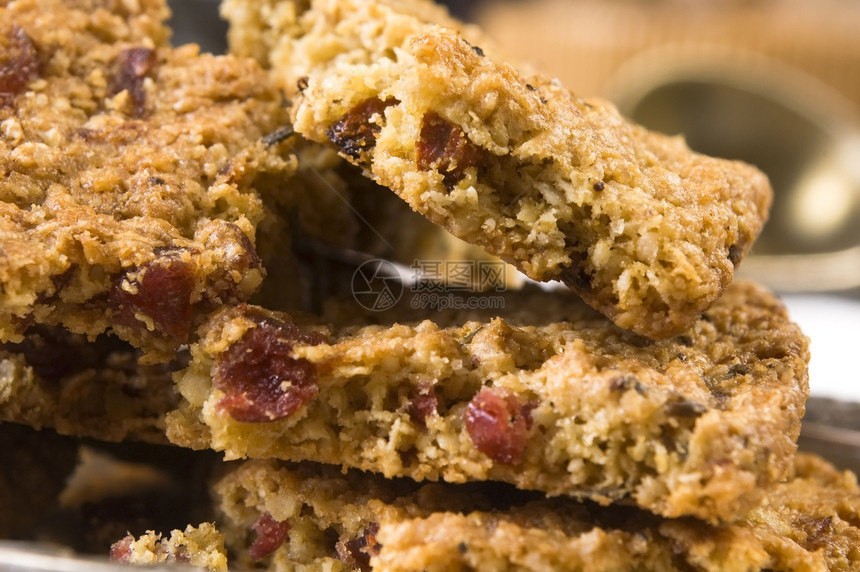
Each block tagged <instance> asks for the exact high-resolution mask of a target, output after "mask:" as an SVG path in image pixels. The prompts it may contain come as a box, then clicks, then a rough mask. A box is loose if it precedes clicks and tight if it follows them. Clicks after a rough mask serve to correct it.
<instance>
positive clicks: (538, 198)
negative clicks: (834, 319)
mask: <svg viewBox="0 0 860 572" xmlns="http://www.w3.org/2000/svg"><path fill="white" fill-rule="evenodd" d="M96 4H97V5H96ZM222 11H223V14H224V16H225V17H226V18H227V20H228V21H229V22H230V35H229V40H230V47H231V53H230V54H229V55H225V56H212V55H207V54H200V53H199V51H198V50H197V49H196V48H195V47H194V46H183V47H178V48H174V47H171V46H170V45H168V41H167V40H168V38H169V30H168V29H167V28H166V27H165V26H164V23H163V22H164V19H165V17H166V13H167V12H166V8H165V6H164V5H163V3H161V2H159V1H156V0H148V1H146V2H139V3H137V4H135V5H133V6H132V5H131V4H129V3H124V2H116V3H115V4H112V3H110V2H107V3H105V2H103V1H100V2H96V3H93V2H90V1H89V0H76V1H75V2H61V1H59V0H19V1H16V2H12V3H10V4H8V5H5V6H4V7H2V8H0V12H2V16H3V17H2V22H3V29H2V31H0V41H2V42H3V43H2V44H0V47H2V50H3V52H0V61H2V62H4V63H3V66H0V74H2V75H0V79H2V83H0V96H2V98H0V125H2V128H3V129H2V139H0V145H2V147H0V170H2V172H3V173H4V177H3V179H2V180H0V192H2V202H0V208H2V209H3V211H4V217H3V222H2V225H3V226H2V232H1V233H0V252H2V259H0V276H2V280H3V289H2V292H0V334H2V337H3V347H2V354H0V358H2V361H0V419H3V420H4V421H6V422H9V423H16V424H26V425H30V426H33V427H37V428H41V427H50V428H53V429H55V430H57V431H59V432H61V433H65V434H69V435H74V436H76V437H88V438H96V439H102V440H112V441H121V442H125V441H141V440H143V441H149V442H152V443H162V444H164V443H168V442H169V443H171V444H172V445H173V446H174V447H175V446H179V447H181V448H184V449H185V450H186V451H185V452H186V453H187V454H188V455H190V456H199V455H207V458H208V455H209V454H211V453H212V452H213V451H215V452H217V453H218V454H219V455H221V457H222V458H223V460H219V461H218V462H217V463H214V465H215V466H214V467H213V468H212V470H211V475H210V476H211V479H212V483H211V493H212V499H213V500H212V509H213V511H214V512H213V515H212V522H202V523H194V522H190V523H183V524H182V525H181V526H180V525H177V530H175V531H174V532H173V533H172V534H171V535H170V536H169V537H168V536H161V534H159V531H147V530H131V529H129V531H128V532H129V535H128V536H127V537H125V538H117V539H116V540H117V542H116V543H115V544H113V546H112V548H110V555H111V557H112V558H114V559H116V560H120V561H125V562H132V563H138V562H161V561H166V560H181V561H185V562H191V563H193V564H196V565H199V566H203V567H209V568H215V569H220V568H225V567H227V566H228V565H229V566H230V568H231V569H234V568H235V569H242V568H266V569H269V570H294V569H314V570H316V569H320V570H341V569H345V570H351V569H359V570H457V569H465V570H468V569H476V570H507V569H523V570H559V569H561V570H630V569H642V570H675V569H678V570H689V569H694V570H698V569H701V570H766V569H769V570H797V569H845V570H847V569H852V568H854V567H856V566H857V565H858V562H860V551H858V548H857V546H858V540H860V526H858V522H860V490H858V487H857V483H856V478H855V477H854V476H853V475H851V474H848V473H840V472H838V471H837V470H836V469H834V468H833V467H832V466H830V465H828V464H827V463H826V462H824V461H823V460H821V459H818V458H816V457H814V456H811V455H807V454H797V453H796V449H797V447H796V441H797V437H798V434H799V430H800V420H801V418H802V416H803V411H804V402H805V400H806V398H807V396H808V385H807V363H808V357H809V355H808V346H807V340H806V338H805V336H804V335H803V334H802V332H801V331H800V330H799V329H798V328H797V326H796V325H794V324H793V323H792V322H791V321H790V319H789V317H788V316H787V313H786V310H785V308H784V306H783V305H782V304H781V303H780V302H779V300H778V299H777V298H776V297H775V296H774V295H773V294H772V293H770V292H768V291H767V290H766V289H764V288H763V287H761V286H758V285H756V284H752V283H744V282H735V281H733V272H734V268H735V267H736V266H737V265H738V264H740V262H741V260H742V259H743V257H744V256H745V255H746V253H747V252H748V251H749V249H750V247H751V246H752V244H753V242H754V240H755V238H756V237H757V235H758V233H759V232H760V230H761V228H762V226H763V225H764V223H765V220H766V217H767V211H768V208H769V206H770V201H771V191H770V187H769V185H768V182H767V179H766V178H765V177H764V176H763V175H762V174H761V173H760V172H759V171H757V170H756V169H754V168H752V167H750V166H748V165H745V164H742V163H738V162H732V161H726V160H720V159H714V158H710V157H705V156H702V155H698V154H695V153H693V152H692V151H690V150H689V149H688V148H687V146H686V145H685V143H684V142H683V141H682V140H681V139H678V138H670V137H666V136H663V135H659V134H656V133H651V132H648V131H646V130H644V129H643V128H641V127H639V126H636V125H634V124H632V123H630V122H628V121H627V120H625V119H624V118H623V117H621V116H620V115H619V114H618V113H617V111H616V110H615V109H614V107H613V106H612V105H611V104H609V103H607V102H605V101H600V100H589V99H583V98H580V97H578V96H577V95H575V94H573V93H571V92H569V91H567V90H565V89H564V88H563V87H562V86H561V85H559V84H558V83H557V82H555V81H552V80H549V79H545V78H541V77H540V76H539V75H536V74H534V73H532V72H530V71H529V70H528V69H527V68H526V67H517V66H515V65H513V64H510V63H506V62H507V61H511V60H507V59H506V58H505V56H504V55H503V47H497V46H496V45H495V44H493V43H492V42H491V41H490V40H488V39H486V38H484V37H483V36H482V34H481V32H480V30H477V29H475V28H473V27H470V26H467V25H464V24H462V23H460V22H457V21H455V20H453V19H452V18H451V17H450V16H449V15H448V14H447V12H446V11H445V10H444V9H442V8H441V7H439V6H436V5H435V4H433V3H431V2H429V1H424V0H347V1H343V0H340V1H335V0H311V1H309V2H307V1H306V2H298V1H291V0H254V1H239V0H227V1H226V2H225V3H224V5H223V6H222ZM7 62H8V63H7ZM284 101H286V103H287V105H283V102H284ZM404 205H408V207H410V209H411V210H410V209H406V210H408V211H409V212H403V211H404V209H403V208H402V207H403V206H404ZM413 211H414V212H413ZM392 213H397V214H396V215H393V214H392ZM415 213H418V214H415ZM419 215H423V216H419ZM416 217H418V218H416ZM427 221H429V222H427ZM377 223H378V224H377ZM420 225H424V227H423V228H428V227H429V228H431V229H432V231H431V232H429V235H430V236H434V237H435V238H436V240H437V241H442V242H444V241H447V240H450V239H448V238H443V235H442V232H443V231H442V230H441V229H444V230H445V231H447V232H448V233H450V234H451V235H453V236H455V237H457V238H458V239H460V240H462V241H464V243H465V244H468V245H470V246H469V248H474V247H476V246H477V247H480V248H481V249H483V251H485V252H486V254H484V255H481V256H484V257H487V258H481V257H476V258H474V259H471V260H466V261H462V260H461V261H456V262H460V263H462V262H471V263H472V265H471V266H470V267H469V268H470V269H471V270H474V269H475V268H480V266H479V264H478V263H479V262H488V263H490V262H492V263H493V264H503V263H502V262H501V261H504V263H505V264H508V265H510V267H513V268H515V269H516V270H517V271H519V272H520V273H521V274H522V275H524V276H526V277H528V278H529V279H530V281H529V282H528V284H526V285H519V286H518V287H513V286H511V285H510V284H508V285H507V286H505V284H501V285H499V284H498V283H497V284H496V288H495V291H493V292H487V291H484V292H481V291H477V290H479V289H474V288H456V289H454V288H453V287H452V286H451V283H448V282H445V281H443V282H442V283H434V282H433V281H419V282H416V283H411V284H410V283H404V282H403V281H402V280H399V279H396V278H395V277H393V276H388V275H382V274H379V273H375V274H373V275H371V276H370V280H365V282H364V284H363V286H362V288H365V289H363V290H362V289H360V292H359V291H358V290H356V288H355V283H354V281H352V282H351V280H352V278H354V276H355V274H353V273H352V271H353V270H354V267H349V271H347V272H345V271H344V269H343V267H342V266H343V265H342V264H340V265H337V264H335V263H334V262H336V261H335V260H334V259H343V255H344V254H345V253H349V254H350V255H351V256H352V260H356V258H355V256H356V255H357V254H356V253H357V252H359V251H360V252H364V253H365V254H367V253H369V252H371V250H372V249H371V248H368V244H369V243H368V241H367V240H366V236H365V235H367V234H368V232H367V228H364V229H362V227H363V226H364V227H367V226H373V228H372V229H371V231H372V232H371V234H376V235H377V238H380V239H381V240H382V241H383V242H386V243H400V242H403V243H405V244H408V245H409V247H408V248H405V249H404V248H403V247H402V245H400V244H399V245H398V246H399V248H396V249H392V250H397V251H399V252H403V251H404V250H405V251H406V253H407V255H411V256H412V257H413V260H416V261H418V260H419V258H420V257H421V256H422V255H423V253H426V252H429V250H426V249H425V248H426V247H424V246H422V245H421V244H419V242H420V241H417V240H412V239H414V237H415V236H416V231H415V227H416V226H420ZM434 231H435V234H434ZM427 234H428V233H427V232H425V233H423V234H422V237H423V238H422V240H426V236H427ZM363 236H365V238H362V237H363ZM309 244H312V245H315V246H314V248H311V249H309V248H308V245H309ZM413 246H414V249H413ZM467 251H468V250H467ZM434 252H436V251H434ZM469 252H471V251H469ZM489 257H492V258H489ZM493 261H497V262H493ZM422 262H424V263H427V262H435V263H438V264H437V266H438V265H443V264H446V263H447V262H451V261H449V260H436V261H428V260H423V261H422ZM417 266H421V267H425V268H426V267H427V266H428V264H418V265H417ZM459 267H460V268H461V269H462V265H460V266H459ZM507 274H508V270H505V271H504V272H503V273H501V274H498V275H497V276H501V275H507ZM374 280H376V282H374ZM537 283H544V284H543V285H540V284H537ZM546 283H549V284H552V286H547V284H546ZM322 285H324V286H325V287H323V286H322ZM374 285H376V286H379V285H382V286H383V287H382V288H381V289H380V290H379V291H378V292H377V291H376V290H374ZM351 286H352V287H351ZM394 287H397V288H399V290H398V292H399V294H398V295H397V296H392V295H391V293H392V288H394ZM410 289H411V292H405V293H406V294H407V297H408V296H409V295H410V294H411V295H412V296H413V298H412V300H411V302H409V301H407V300H406V299H404V298H403V297H402V294H403V293H404V291H405V290H410ZM419 291H420V292H421V293H423V294H427V292H430V293H433V294H435V295H437V296H441V295H442V294H444V295H445V296H446V297H445V298H444V299H445V300H449V303H448V304H447V305H448V308H447V309H445V310H441V309H439V307H438V305H437V306H436V307H426V305H422V304H421V303H416V300H418V301H420V300H427V298H426V297H424V298H420V299H419V298H417V297H416V294H417V293H419ZM368 292H370V293H378V294H385V295H386V297H383V298H380V299H378V301H379V300H382V301H383V302H385V303H384V304H374V305H371V307H359V304H358V302H359V296H357V294H359V293H361V294H367V293H368ZM451 296H454V298H451ZM490 297H491V298H492V303H491V304H490V303H486V302H487V300H488V299H489V298H490ZM452 299H453V300H455V301H457V303H456V304H453V303H451V302H450V301H451V300H452ZM179 447H177V450H180V449H179ZM209 486H210V483H209V482H208V481H207V482H201V483H200V487H209ZM186 524H187V525H188V526H187V527H186V526H185V525H186ZM197 524H199V526H197ZM163 532H167V531H163ZM225 543H226V548H225ZM107 551H108V547H105V553H107Z"/></svg>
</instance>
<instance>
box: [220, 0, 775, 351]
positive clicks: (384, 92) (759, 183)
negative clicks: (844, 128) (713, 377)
mask: <svg viewBox="0 0 860 572" xmlns="http://www.w3.org/2000/svg"><path fill="white" fill-rule="evenodd" d="M239 4H240V3H238V2H235V3H231V4H227V8H226V9H225V13H226V14H227V15H228V17H232V18H233V24H234V28H235V29H236V32H234V34H235V35H236V36H237V38H239V39H237V40H236V41H235V42H234V49H236V50H238V51H239V52H240V53H245V52H250V53H254V52H255V50H256V51H259V50H261V49H265V50H266V51H267V52H268V53H269V57H268V58H267V60H266V62H265V63H267V64H268V65H270V66H271V67H272V70H273V74H274V76H275V77H276V78H277V80H278V82H279V84H280V85H281V86H282V87H283V88H284V89H285V90H287V91H288V92H290V93H293V94H294V101H293V108H292V115H293V118H294V124H295V128H296V130H297V131H299V132H300V133H302V134H304V135H305V136H307V137H308V138H309V139H312V140H315V141H320V142H327V143H329V144H332V145H334V146H335V147H336V148H339V149H340V151H341V153H342V154H343V155H344V156H345V157H347V158H349V159H350V160H352V161H353V162H355V163H357V164H359V165H361V166H363V167H364V168H365V170H366V171H367V173H368V174H369V176H371V177H372V178H373V179H374V180H376V181H377V182H379V183H380V184H382V185H384V186H386V187H389V188H391V189H392V190H393V191H394V192H395V193H397V194H398V195H399V196H400V197H401V198H403V199H404V200H405V201H406V202H407V203H409V205H410V206H411V207H412V208H413V209H415V210H416V211H418V212H420V213H422V214H424V215H425V216H426V217H427V218H429V219H430V220H431V221H433V222H435V223H437V224H439V225H441V226H443V227H444V228H446V229H447V230H448V231H450V232H451V233H452V234H454V235H455V236H458V237H460V238H462V239H464V240H466V241H468V242H471V243H475V244H479V245H481V246H482V247H484V248H485V249H486V250H487V251H488V252H490V253H491V254H493V255H496V256H498V257H500V258H502V259H504V260H506V261H508V262H510V263H512V264H514V265H515V266H517V267H518V268H519V269H520V270H522V271H523V272H524V273H525V274H527V275H528V276H529V277H531V278H533V279H536V280H562V281H564V282H565V283H567V284H568V285H569V286H570V287H571V288H573V289H574V290H575V291H576V292H577V293H579V294H580V295H581V296H582V297H583V298H584V299H585V300H586V301H587V302H588V303H589V304H590V305H592V306H593V307H595V308H597V309H598V310H600V311H601V312H603V313H604V314H605V315H607V316H608V317H610V318H611V319H612V320H613V321H614V322H615V323H616V324H618V325H620V326H621V327H624V328H627V329H632V330H634V331H636V332H637V333H640V334H643V335H647V336H649V337H653V338H661V337H667V336H671V335H675V334H678V333H680V332H682V331H683V330H684V329H686V328H687V327H689V326H690V325H691V324H692V323H693V322H694V321H695V319H696V317H697V316H698V315H699V314H700V313H701V312H702V311H704V310H705V309H707V308H708V307H709V306H710V305H712V304H713V303H714V301H715V300H717V299H718V298H719V297H720V296H721V295H722V293H723V292H724V290H725V288H726V287H727V285H728V284H729V283H730V282H731V280H732V277H733V274H734V267H735V266H736V265H737V264H739V263H740V261H741V260H742V258H743V257H744V255H745V254H746V252H747V251H748V250H749V248H750V246H751V245H752V243H753V241H754V240H755V238H756V236H757V235H758V233H759V231H760V230H761V228H762V226H763V224H764V221H765V219H766V218H767V211H768V208H769V206H770V201H771V189H770V185H769V183H768V181H767V178H766V177H765V176H764V175H763V174H762V173H761V172H759V171H758V170H756V169H755V168H753V167H751V166H749V165H745V164H742V163H739V162H732V161H725V160H719V159H713V158H709V157H705V156H702V155H698V154H696V153H693V152H691V151H690V150H689V148H688V147H687V146H686V144H685V143H684V142H683V141H682V140H680V139H677V138H670V137H666V136H663V135H659V134H656V133H651V132H647V131H646V130H645V129H643V128H641V127H639V126H637V125H634V124H632V123H630V122H628V121H626V120H625V119H624V118H622V117H621V116H620V115H619V113H618V112H617V110H616V109H615V108H614V107H613V106H612V105H611V104H610V103H608V102H605V101H599V100H595V99H591V100H586V99H582V98H580V97H577V96H576V95H574V94H572V93H570V92H569V91H567V90H565V89H564V88H563V87H561V86H560V85H558V84H557V82H554V81H552V80H548V79H545V78H541V77H538V76H529V75H526V74H523V73H521V72H519V71H518V70H517V69H515V68H514V67H512V66H511V65H508V64H506V63H499V61H500V60H499V59H497V58H495V57H494V52H495V48H493V47H492V46H483V45H480V44H475V43H474V41H471V42H470V41H469V40H470V39H471V38H472V37H473V36H472V34H471V32H470V31H469V30H463V28H464V27H463V26H462V25H458V24H457V23H456V22H454V21H453V20H452V19H450V18H445V17H443V16H441V15H438V14H437V15H436V16H429V17H428V16H427V14H425V10H429V6H430V3H429V2H422V1H418V0H412V1H401V0H351V1H349V2H346V3H344V2H334V1H332V0H316V1H314V2H310V3H309V4H305V3H299V2H295V3H291V2H282V3H279V4H274V7H273V5H272V3H271V2H267V1H261V2H257V3H254V4H252V5H251V6H257V7H258V9H259V13H258V14H256V17H255V18H249V17H247V15H248V13H249V12H251V13H253V8H248V7H247V6H244V5H243V6H240V5H239ZM265 7H269V9H268V10H267V9H264V8H265ZM261 28H262V29H261ZM260 42H261V43H262V46H260V45H257V43H260ZM248 44H250V46H249V45H248ZM320 46H326V48H325V49H321V48H320ZM297 85H298V87H297Z"/></svg>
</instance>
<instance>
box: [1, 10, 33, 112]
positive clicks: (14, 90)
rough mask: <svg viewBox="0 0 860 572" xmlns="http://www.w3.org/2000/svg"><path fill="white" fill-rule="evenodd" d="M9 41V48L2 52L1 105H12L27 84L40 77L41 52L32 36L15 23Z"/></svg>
mask: <svg viewBox="0 0 860 572" xmlns="http://www.w3.org/2000/svg"><path fill="white" fill-rule="evenodd" d="M8 41H9V43H8V47H7V49H6V50H4V51H3V52H0V107H3V106H6V105H10V104H11V103H12V101H14V99H15V96H16V95H18V94H19V93H21V92H23V91H24V90H25V89H26V87H27V84H29V83H30V82H31V81H33V80H34V79H36V78H38V77H39V54H38V52H37V51H36V46H35V44H33V40H31V39H30V36H28V35H27V33H26V32H25V31H24V30H23V29H22V28H21V27H20V26H14V25H13V26H12V27H11V29H10V31H9V40H8ZM4 52H5V53H4Z"/></svg>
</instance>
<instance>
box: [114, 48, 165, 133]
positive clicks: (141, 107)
mask: <svg viewBox="0 0 860 572" xmlns="http://www.w3.org/2000/svg"><path fill="white" fill-rule="evenodd" d="M155 56H156V54H155V50H152V49H150V48H143V47H136V48H128V49H125V50H123V51H122V52H120V54H119V69H118V70H117V73H116V76H114V78H113V86H112V87H113V89H112V92H113V93H119V92H121V91H125V90H127V91H128V96H129V97H130V98H131V104H132V108H133V109H134V116H135V117H142V116H143V114H144V112H145V111H146V89H145V88H144V80H145V79H146V78H147V76H148V75H149V74H150V72H151V71H152V69H153V68H154V67H155V61H156V57H155Z"/></svg>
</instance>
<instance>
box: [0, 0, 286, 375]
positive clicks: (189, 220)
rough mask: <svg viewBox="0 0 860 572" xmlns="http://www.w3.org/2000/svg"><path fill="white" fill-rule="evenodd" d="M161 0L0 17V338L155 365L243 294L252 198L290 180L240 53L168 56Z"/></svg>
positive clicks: (44, 0) (268, 94) (255, 277)
mask: <svg viewBox="0 0 860 572" xmlns="http://www.w3.org/2000/svg"><path fill="white" fill-rule="evenodd" d="M167 15H168V10H167V7H166V5H165V3H164V2H161V1H156V0H140V1H135V2H124V1H119V0H116V1H114V0H104V1H102V0H99V1H89V0H74V1H61V0H20V1H16V2H12V3H8V2H4V3H3V4H2V6H0V252H2V256H0V284H2V287H0V341H13V342H19V341H21V339H22V337H23V334H24V332H25V330H26V329H27V328H28V327H29V326H30V325H32V324H46V325H62V326H64V327H65V328H67V329H69V330H71V331H73V332H76V333H81V334H86V335H88V336H90V337H95V336H96V335H98V334H100V333H102V332H106V331H111V332H113V333H115V334H117V335H119V336H120V337H122V338H124V339H126V340H128V341H131V342H132V343H133V344H134V345H136V346H139V347H142V348H144V349H145V350H147V355H146V356H145V359H148V360H150V361H158V360H161V361H163V360H167V359H170V358H171V357H172V354H173V353H174V352H175V350H176V348H177V347H179V346H180V345H181V344H183V343H185V342H186V341H187V338H188V335H189V333H190V332H191V331H192V330H193V328H194V324H195V320H196V319H197V317H198V316H199V315H201V314H202V313H205V312H206V311H208V310H211V309H212V308H213V307H216V306H220V305H223V304H226V303H235V302H239V301H242V300H246V299H247V298H248V297H249V296H250V295H251V294H253V293H254V292H255V291H256V290H257V289H258V287H259V285H260V283H261V281H262V279H263V276H264V274H265V272H264V269H263V266H262V264H261V260H260V256H259V255H258V253H257V252H256V250H255V241H256V232H255V231H256V228H257V226H258V225H259V224H260V223H261V221H263V220H264V218H265V217H266V216H267V215H266V212H267V211H264V208H263V207H264V200H263V199H264V198H265V195H266V194H267V193H268V192H269V191H272V192H274V191H275V190H276V189H275V188H276V187H277V186H279V185H280V184H282V181H283V180H284V179H286V178H288V177H289V175H290V174H291V173H292V172H293V170H294V169H295V158H294V157H292V155H291V154H290V153H288V152H286V151H285V150H284V147H283V145H281V142H280V141H279V140H278V139H277V138H275V139H272V138H271V137H269V138H266V136H267V135H271V134H272V132H276V131H277V130H278V129H279V128H281V127H282V126H283V125H285V124H288V123H289V118H288V117H287V116H286V112H285V110H284V109H283V108H282V105H281V100H282V96H281V94H280V92H279V91H278V90H277V89H275V88H274V87H273V86H272V85H271V82H270V81H269V80H268V77H267V74H266V73H265V72H264V71H263V70H262V69H261V68H260V67H259V65H257V64H256V62H254V61H252V60H250V59H248V58H244V59H242V58H235V57H232V56H219V57H216V56H213V55H211V54H201V53H199V51H198V48H197V47H196V46H195V45H187V46H183V47H179V48H176V49H173V48H171V47H169V45H168V39H169V30H168V29H167V28H166V27H165V26H164V20H165V18H166V17H167Z"/></svg>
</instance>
